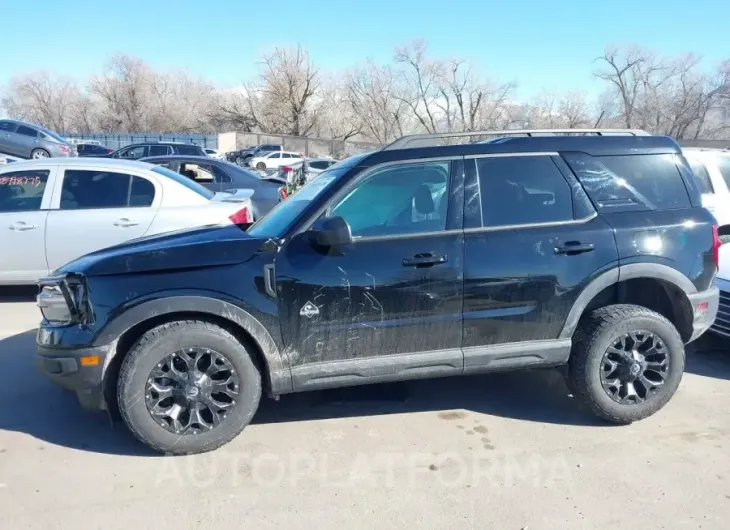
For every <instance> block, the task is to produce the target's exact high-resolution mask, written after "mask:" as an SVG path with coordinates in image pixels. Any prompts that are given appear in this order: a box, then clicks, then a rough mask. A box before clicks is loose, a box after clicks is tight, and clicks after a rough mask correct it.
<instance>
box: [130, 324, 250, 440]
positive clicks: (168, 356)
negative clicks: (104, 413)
mask: <svg viewBox="0 0 730 530" xmlns="http://www.w3.org/2000/svg"><path fill="white" fill-rule="evenodd" d="M260 398H261V375H260V372H259V370H258V368H257V366H256V364H255V363H254V361H253V359H252V357H251V355H250V354H249V352H248V351H247V350H246V348H245V347H244V346H243V345H242V344H241V343H240V342H239V341H238V340H237V339H236V338H235V337H234V336H233V335H231V334H230V333H229V332H228V331H226V330H225V329H223V328H221V327H219V326H216V325H214V324H211V323H209V322H202V321H177V322H170V323H168V324H163V325H161V326H158V327H156V328H153V329H151V330H150V331H148V332H147V333H145V334H144V335H142V337H140V339H139V340H138V341H137V342H136V343H135V344H134V345H133V346H132V348H131V349H130V351H129V353H128V354H127V356H126V358H125V359H124V363H123V364H122V368H121V370H120V372H119V385H118V400H119V410H120V412H121V415H122V418H123V419H124V422H125V423H126V424H127V427H129V429H130V430H131V431H132V433H133V434H134V435H135V436H136V437H137V438H138V439H139V440H141V441H142V442H143V443H145V444H146V445H148V446H149V447H151V448H152V449H154V450H156V451H160V452H163V453H168V454H194V453H202V452H206V451H210V450H213V449H215V448H217V447H220V446H221V445H224V444H226V443H227V442H229V441H230V440H232V439H233V438H235V437H236V436H237V435H238V434H239V433H240V432H241V431H242V430H243V429H244V427H246V425H248V423H249V422H250V421H251V418H253V415H254V413H255V412H256V409H257V408H258V404H259V400H260Z"/></svg>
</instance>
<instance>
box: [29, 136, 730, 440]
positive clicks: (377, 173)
mask: <svg viewBox="0 0 730 530" xmlns="http://www.w3.org/2000/svg"><path fill="white" fill-rule="evenodd" d="M546 132H548V131H530V134H532V133H546ZM549 132H552V133H557V132H560V133H562V134H561V135H552V136H550V135H545V134H535V135H533V136H524V137H515V138H513V139H512V140H510V141H508V142H502V143H496V142H495V143H487V144H467V145H463V144H462V145H458V144H457V145H439V144H441V143H442V140H443V139H444V138H449V137H452V136H456V137H460V136H466V134H478V135H481V136H485V135H490V134H491V135H498V136H506V135H516V134H524V133H525V132H524V131H499V132H494V131H493V132H476V133H451V134H449V133H445V134H436V135H416V136H414V137H405V138H401V139H399V140H397V141H395V142H394V143H392V144H390V145H388V146H386V147H384V148H383V149H382V150H380V151H376V152H374V153H370V154H361V155H357V156H353V157H351V158H349V159H347V160H345V161H342V162H339V163H337V164H335V165H333V166H332V167H330V168H329V169H328V170H327V172H326V173H323V174H322V175H320V176H319V177H318V178H316V179H314V180H312V181H310V182H309V183H308V184H306V185H305V186H303V187H302V188H300V189H299V190H298V191H297V192H296V193H295V194H293V195H292V196H291V197H289V199H287V200H286V201H283V202H281V203H279V204H278V205H277V206H276V207H275V208H274V209H273V210H271V211H270V212H269V213H268V214H267V215H266V216H265V217H263V218H262V219H260V220H258V221H257V222H256V223H254V224H253V225H252V226H250V227H249V228H248V229H246V230H243V229H241V228H239V227H237V226H223V227H221V226H215V227H202V228H196V229H191V230H185V231H181V232H177V233H175V234H168V235H165V236H161V237H149V238H144V239H142V240H137V241H134V242H130V243H128V244H126V245H123V246H117V247H113V248H110V249H107V250H103V251H99V252H95V253H94V254H91V255H88V256H85V257H82V258H79V259H77V260H75V261H73V262H71V263H69V264H67V265H65V266H64V267H62V268H61V269H59V270H58V271H56V273H55V274H54V275H53V276H52V277H49V278H46V279H44V280H42V281H41V282H40V287H41V290H40V294H39V297H38V305H39V307H40V309H41V311H42V313H43V317H44V318H43V321H42V322H41V324H40V330H39V332H38V339H37V342H38V349H37V354H36V355H37V364H38V366H39V367H40V369H41V370H42V371H43V372H44V373H45V374H46V376H47V377H49V378H50V379H52V380H54V381H55V382H57V383H58V384H61V385H63V386H65V387H66V388H69V389H72V390H74V391H76V393H77V395H78V397H79V398H80V400H81V402H82V404H83V405H84V406H86V407H89V408H92V409H112V410H117V408H118V410H119V411H120V413H121V417H122V418H123V420H124V422H125V423H126V425H127V426H128V427H129V429H130V430H131V431H132V432H133V433H134V435H135V436H137V437H138V438H139V439H140V440H141V441H142V442H144V443H145V444H147V445H148V446H150V447H152V448H153V449H155V450H157V451H161V452H165V453H173V454H187V453H197V452H203V451H209V450H212V449H214V448H216V447H219V446H221V445H223V444H225V443H227V442H228V441H230V440H231V439H233V438H234V437H235V436H237V435H238V434H239V433H240V432H241V431H242V430H243V429H244V428H245V427H246V425H247V424H248V423H249V422H250V421H251V419H252V417H253V416H254V414H255V413H256V409H257V407H258V405H259V401H260V398H261V396H262V394H263V393H264V392H265V393H266V395H269V396H273V397H277V396H279V395H281V394H286V393H289V392H300V391H307V390H314V389H322V388H331V387H342V386H348V385H359V384H365V383H376V382H377V383H382V382H387V381H398V380H407V379H415V378H424V377H440V376H448V375H468V374H475V373H484V372H491V371H495V370H507V369H518V368H536V367H552V366H562V367H563V368H562V369H563V371H564V374H565V376H566V378H567V382H568V387H569V389H570V391H571V393H572V395H573V396H574V397H575V400H574V401H575V402H578V403H580V404H583V405H585V406H586V407H587V408H588V409H589V410H591V411H592V412H593V413H595V414H596V415H597V416H599V417H601V418H603V419H604V420H607V421H609V422H613V423H618V424H627V423H631V422H634V421H638V420H641V419H643V418H646V417H648V416H651V415H652V414H654V413H656V412H657V411H659V410H660V409H662V407H664V405H665V404H666V403H667V402H668V401H669V400H670V399H671V397H672V396H673V395H674V393H675V391H676V390H677V387H678V386H679V383H680V381H681V379H682V373H683V371H684V362H685V352H684V344H686V343H689V342H692V341H693V340H695V339H696V338H697V337H698V336H700V335H701V334H702V333H703V332H705V331H706V330H707V328H709V327H710V325H711V323H712V322H713V321H714V319H715V315H716V312H717V307H718V297H719V295H718V288H717V287H716V286H715V285H714V279H715V274H716V272H717V264H718V251H719V248H720V244H719V240H718V236H717V227H716V226H715V224H714V223H715V220H714V219H713V217H712V215H711V214H710V213H709V212H708V211H707V210H706V209H705V208H703V207H702V202H701V197H700V191H699V189H698V187H697V185H696V182H695V181H694V178H693V175H692V171H691V169H690V167H689V165H688V164H687V162H686V160H685V159H684V157H683V156H682V152H681V150H680V148H679V146H678V145H677V144H676V143H675V141H674V140H672V139H671V138H668V137H660V136H649V135H647V134H646V133H643V132H641V131H623V134H624V135H623V136H622V135H620V134H621V132H620V131H616V130H612V131H610V133H611V134H610V135H606V136H601V135H602V134H604V133H608V132H609V131H600V130H599V131H595V130H594V131H590V132H592V133H597V134H593V135H591V134H588V133H587V131H585V130H578V131H577V132H578V133H580V134H579V135H578V136H575V135H573V136H571V135H567V132H566V131H565V130H561V131H549ZM569 132H576V131H569ZM633 135H637V136H639V135H640V136H641V137H640V138H639V137H636V138H635V137H634V136H633ZM412 143H416V144H417V145H419V146H418V147H415V148H412V147H411V145H412ZM657 184H659V185H657Z"/></svg>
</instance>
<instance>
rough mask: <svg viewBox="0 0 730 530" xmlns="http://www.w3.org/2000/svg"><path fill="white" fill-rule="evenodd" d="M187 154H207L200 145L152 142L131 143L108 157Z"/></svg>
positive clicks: (130, 158)
mask: <svg viewBox="0 0 730 530" xmlns="http://www.w3.org/2000/svg"><path fill="white" fill-rule="evenodd" d="M166 155H186V156H206V155H205V151H203V148H202V147H200V146H198V145H192V144H182V143H178V142H151V143H141V144H131V145H127V146H125V147H122V148H120V149H117V150H116V151H114V152H113V153H111V154H109V155H105V156H106V157H108V158H124V159H126V160H139V159H140V158H146V157H148V156H166Z"/></svg>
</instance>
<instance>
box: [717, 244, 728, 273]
mask: <svg viewBox="0 0 730 530" xmlns="http://www.w3.org/2000/svg"><path fill="white" fill-rule="evenodd" d="M717 277H718V278H720V279H721V280H730V243H726V244H724V245H722V246H721V247H720V268H719V270H718V271H717Z"/></svg>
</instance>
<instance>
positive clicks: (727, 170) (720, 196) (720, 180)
mask: <svg viewBox="0 0 730 530" xmlns="http://www.w3.org/2000/svg"><path fill="white" fill-rule="evenodd" d="M682 151H683V152H684V156H685V157H686V158H687V161H688V162H689V164H690V166H691V167H692V171H693V172H694V174H695V176H696V177H697V184H698V185H699V188H700V191H701V192H702V204H703V205H704V206H705V208H707V209H708V210H710V212H712V215H714V216H715V219H717V222H718V225H719V226H720V229H719V230H720V240H721V241H722V242H723V243H728V242H730V189H728V188H729V187H730V151H728V150H724V149H706V148H695V147H685V148H684V149H683V150H682Z"/></svg>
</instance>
